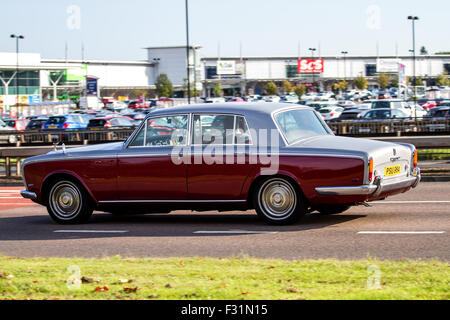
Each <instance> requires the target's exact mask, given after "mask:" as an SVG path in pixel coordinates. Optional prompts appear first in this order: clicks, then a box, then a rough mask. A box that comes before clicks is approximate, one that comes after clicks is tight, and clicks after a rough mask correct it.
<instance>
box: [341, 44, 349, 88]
mask: <svg viewBox="0 0 450 320" xmlns="http://www.w3.org/2000/svg"><path fill="white" fill-rule="evenodd" d="M341 53H342V55H343V56H344V80H345V81H347V61H346V59H345V58H346V55H347V54H348V51H342V52H341Z"/></svg>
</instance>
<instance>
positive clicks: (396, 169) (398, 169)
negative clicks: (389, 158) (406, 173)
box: [384, 166, 401, 177]
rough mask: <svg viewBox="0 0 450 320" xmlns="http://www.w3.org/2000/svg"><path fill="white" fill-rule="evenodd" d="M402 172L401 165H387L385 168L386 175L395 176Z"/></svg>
mask: <svg viewBox="0 0 450 320" xmlns="http://www.w3.org/2000/svg"><path fill="white" fill-rule="evenodd" d="M400 172H401V166H392V167H386V168H384V176H385V177H389V176H395V175H397V174H400Z"/></svg>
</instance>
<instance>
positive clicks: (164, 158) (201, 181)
mask: <svg viewBox="0 0 450 320" xmlns="http://www.w3.org/2000/svg"><path fill="white" fill-rule="evenodd" d="M22 172H23V178H24V182H25V185H26V190H24V191H22V192H21V194H22V196H23V197H25V198H28V199H31V200H33V201H34V202H36V203H39V204H41V205H44V206H46V207H47V210H48V213H49V214H50V216H51V217H52V218H53V219H54V220H55V221H56V222H58V223H62V224H73V223H83V222H86V221H87V220H88V219H89V217H90V216H91V215H92V213H93V211H94V210H97V211H104V212H111V213H114V214H121V213H125V212H129V213H167V212H170V211H172V210H178V209H189V210H195V211H205V210H219V211H227V210H248V209H255V210H256V212H257V213H258V215H259V216H260V217H261V218H263V219H264V220H265V221H266V222H268V223H272V224H289V223H293V222H295V221H297V219H298V218H299V217H301V216H302V215H304V214H305V213H308V212H313V211H319V212H320V213H322V214H336V213H341V212H344V211H345V210H347V209H348V208H350V207H351V206H354V205H359V204H364V203H366V202H370V201H374V200H382V199H385V198H386V197H388V196H392V195H395V194H398V193H402V192H406V191H408V190H410V189H411V188H414V187H416V186H417V184H418V183H419V181H420V170H419V168H418V167H417V151H416V149H415V147H414V146H413V145H409V144H393V143H386V142H380V141H373V140H365V139H356V138H346V137H337V136H335V135H334V134H333V133H332V131H331V130H330V129H329V127H328V126H327V125H326V123H325V122H324V121H323V119H322V117H321V116H320V114H318V113H317V112H316V111H314V110H313V109H311V108H308V107H304V106H300V105H299V106H292V105H286V104H275V103H273V104H272V103H262V104H261V103H260V104H253V103H245V104H244V103H236V104H214V105H211V104H203V105H189V106H180V107H174V108H169V109H160V110H156V111H154V112H151V113H150V114H149V115H148V116H147V117H146V119H145V120H144V121H143V122H142V124H141V125H140V126H139V127H138V128H137V129H136V130H135V132H134V133H133V134H132V135H131V136H130V137H129V138H128V139H127V140H126V141H125V142H117V143H109V144H103V145H93V146H87V147H80V148H63V149H62V150H55V151H52V152H50V153H48V154H45V155H41V156H37V157H32V158H28V159H26V160H25V161H24V162H23V170H22Z"/></svg>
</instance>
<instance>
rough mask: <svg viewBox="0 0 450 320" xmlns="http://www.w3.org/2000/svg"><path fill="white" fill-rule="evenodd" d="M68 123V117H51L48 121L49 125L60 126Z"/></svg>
mask: <svg viewBox="0 0 450 320" xmlns="http://www.w3.org/2000/svg"><path fill="white" fill-rule="evenodd" d="M65 121H66V117H51V118H50V119H48V124H60V123H64V122H65Z"/></svg>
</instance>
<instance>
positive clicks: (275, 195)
mask: <svg viewBox="0 0 450 320" xmlns="http://www.w3.org/2000/svg"><path fill="white" fill-rule="evenodd" d="M253 203H254V206H255V209H256V212H257V213H258V215H259V216H260V217H261V218H262V219H263V220H264V221H266V222H268V223H270V224H278V225H286V224H292V223H295V222H296V221H297V220H298V219H299V218H300V217H302V216H303V215H304V214H305V213H306V208H305V204H304V201H303V197H302V196H301V193H300V190H299V188H297V187H295V186H294V185H293V184H292V183H291V182H290V181H288V180H287V179H284V178H279V177H273V178H268V179H266V180H264V181H262V182H261V183H260V184H259V186H258V187H257V188H256V190H255V193H254V195H253Z"/></svg>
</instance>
